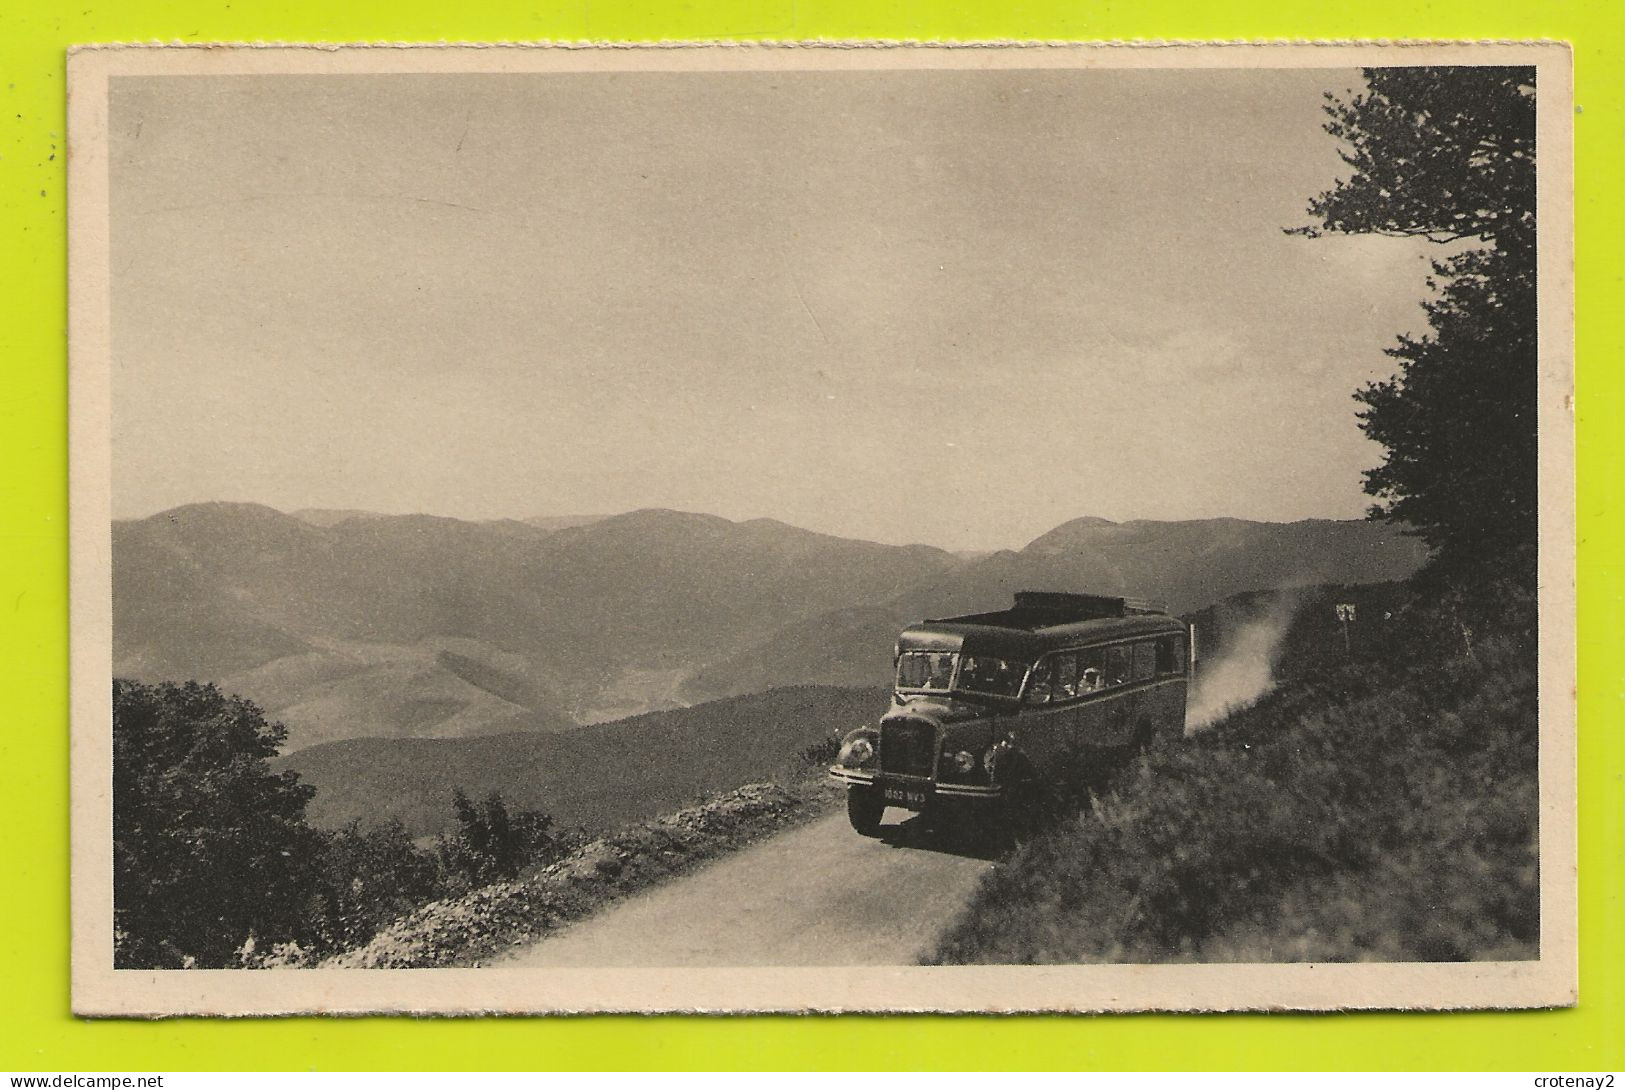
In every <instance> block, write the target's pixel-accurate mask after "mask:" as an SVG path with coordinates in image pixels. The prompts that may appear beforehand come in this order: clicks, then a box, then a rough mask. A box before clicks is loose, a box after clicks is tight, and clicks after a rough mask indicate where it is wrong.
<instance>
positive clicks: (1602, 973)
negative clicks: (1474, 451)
mask: <svg viewBox="0 0 1625 1090" xmlns="http://www.w3.org/2000/svg"><path fill="white" fill-rule="evenodd" d="M721 37H734V38H781V39H793V38H811V37H824V38H1073V39H1124V38H1164V39H1166V38H1188V39H1199V38H1224V39H1237V38H1294V39H1299V38H1309V39H1314V38H1532V37H1543V38H1557V39H1566V40H1569V41H1571V42H1573V43H1574V46H1575V76H1576V93H1575V101H1576V103H1577V112H1576V118H1575V127H1576V149H1577V151H1576V158H1577V163H1576V172H1577V199H1576V216H1577V220H1578V225H1577V232H1578V233H1577V246H1576V251H1577V265H1578V269H1577V271H1578V314H1579V317H1578V326H1577V328H1578V338H1579V362H1578V374H1577V382H1576V385H1577V416H1578V427H1579V450H1580V456H1579V457H1580V465H1579V493H1580V494H1579V539H1580V560H1579V578H1580V595H1581V599H1580V617H1579V647H1580V677H1579V693H1580V732H1579V761H1580V828H1581V844H1580V861H1581V862H1580V867H1581V881H1580V897H1581V900H1580V943H1581V952H1582V968H1581V977H1580V1005H1579V1007H1578V1008H1576V1009H1573V1010H1564V1011H1531V1012H1508V1013H1456V1014H1348V1015H1329V1016H1327V1015H1302V1016H1297V1015H1212V1016H1197V1017H1191V1016H1165V1015H1164V1016H1159V1015H1140V1016H1112V1017H1095V1018H1065V1017H1020V1018H1004V1019H982V1018H958V1019H943V1018H923V1017H908V1018H863V1019H854V1018H842V1019H834V1018H705V1019H700V1018H678V1017H662V1018H574V1019H484V1020H434V1021H414V1020H408V1019H385V1018H369V1019H355V1020H348V1021H322V1020H318V1019H284V1020H276V1021H244V1022H208V1021H200V1020H176V1021H171V1022H162V1023H140V1022H100V1023H88V1022H80V1021H76V1020H75V1019H73V1018H72V1017H71V1016H70V1015H69V1013H68V972H67V968H68V930H67V921H68V871H67V836H68V833H67V827H68V823H67V784H68V746H67V706H66V669H67V667H66V662H67V657H66V647H67V596H66V548H67V546H66V540H67V535H66V514H65V512H66V488H67V481H66V476H67V473H66V461H65V443H66V405H65V389H66V343H65V341H66V334H65V330H66V301H65V300H66V290H65V286H66V260H65V245H64V243H65V219H66V216H65V200H64V167H65V165H66V163H65V160H66V155H65V154H64V148H65V146H66V145H65V142H64V140H63V139H62V137H63V134H64V128H63V125H64V122H63V64H64V51H65V48H66V47H67V46H68V45H69V44H70V43H73V42H88V41H133V40H139V41H150V40H165V41H168V40H184V41H209V40H327V41H360V40H374V41H376V40H499V39H500V40H519V39H540V38H554V39H649V38H721ZM1622 40H1625V17H1622V9H1621V6H1620V5H1619V4H1617V3H1611V2H1607V0H1595V2H1591V3H1584V2H1572V0H1571V2H1547V3H1533V2H1527V0H1525V2H1520V3H1485V2H1484V0H1430V2H1428V3H1425V4H1418V3H1416V2H1415V0H1366V2H1365V3H1362V4H1358V5H1335V4H1327V3H1325V2H1324V0H1208V2H1192V0H1136V2H1135V3H1133V4H1128V3H1113V2H1109V0H1078V2H1074V3H1066V2H1057V0H957V2H941V3H928V2H924V0H756V2H743V0H637V2H635V3H616V2H614V0H563V2H561V3H558V4H553V5H547V4H539V3H531V2H529V0H524V2H520V0H486V2H476V3H470V4H447V3H445V2H444V0H434V2H424V0H356V2H353V3H350V4H347V5H345V4H335V3H333V0H277V2H274V3H255V2H251V0H234V2H232V3H225V2H223V0H212V2H211V0H134V2H126V3H122V4H119V5H118V7H117V9H116V10H106V9H104V8H102V7H99V6H93V5H92V4H91V3H90V0H84V2H83V3H76V4H72V5H66V4H63V5H57V6H55V7H53V6H52V5H50V4H39V5H24V4H21V3H13V4H11V5H7V6H6V7H5V8H3V9H0V81H3V82H4V83H5V87H4V89H3V92H0V93H3V95H4V99H3V108H0V233H3V238H4V244H3V247H0V308H3V313H4V320H3V324H0V377H3V385H0V391H3V392H0V467H3V469H0V618H3V619H0V768H3V769H4V784H5V789H4V790H3V791H0V844H3V845H4V851H3V855H0V873H3V874H4V895H3V896H0V978H3V979H4V980H5V981H6V982H7V983H6V986H5V987H4V989H3V991H4V998H3V1000H0V1002H3V1003H4V1015H3V1020H0V1042H3V1043H0V1069H8V1070H12V1071H47V1070H49V1071H90V1070H126V1071H130V1070H211V1069H217V1070H233V1069H257V1068H263V1069H269V1070H278V1069H281V1070H286V1069H295V1070H297V1069H305V1068H315V1069H326V1070H332V1069H347V1068H348V1069H423V1068H426V1069H435V1068H445V1069H459V1068H469V1069H475V1068H491V1069H521V1070H522V1069H531V1068H539V1069H546V1068H598V1067H616V1068H618V1067H633V1068H657V1069H658V1068H684V1067H700V1068H739V1067H758V1066H774V1067H797V1068H829V1067H837V1068H853V1067H859V1068H866V1067H904V1068H927V1069H931V1068H981V1067H988V1068H1009V1067H1018V1068H1029V1067H1031V1068H1085V1069H1089V1068H1093V1069H1134V1068H1143V1069H1150V1070H1159V1069H1176V1070H1178V1069H1212V1068H1242V1069H1247V1068H1255V1069H1272V1068H1280V1069H1301V1068H1332V1069H1339V1068H1340V1069H1353V1070H1360V1069H1487V1070H1494V1069H1499V1070H1519V1069H1522V1070H1534V1069H1540V1070H1547V1071H1552V1070H1568V1071H1580V1070H1593V1071H1595V1070H1599V1069H1606V1070H1619V1069H1621V1068H1625V1043H1622V1029H1621V1026H1622V1023H1625V988H1622V984H1625V972H1622V969H1621V966H1622V965H1625V950H1622V943H1621V937H1622V919H1625V901H1622V897H1621V888H1622V858H1625V848H1622V843H1621V814H1622V811H1625V798H1622V791H1621V774H1622V769H1625V762H1622V753H1621V743H1622V737H1625V732H1622V729H1621V725H1622V724H1621V711H1622V703H1621V692H1622V686H1625V676H1622V666H1621V662H1622V656H1621V650H1622V630H1621V627H1622V626H1621V621H1622V617H1625V614H1622V594H1621V588H1622V579H1621V575H1622V558H1625V539H1622V533H1621V530H1622V503H1621V501H1622V497H1625V478H1622V465H1625V459H1622V435H1625V431H1622V406H1625V391H1622V383H1621V373H1622V366H1621V360H1622V356H1625V347H1622V337H1621V332H1622V317H1621V258H1622V255H1625V232H1622V230H1621V203H1622V195H1625V184H1622V170H1621V167H1622V162H1625V144H1622V140H1621V134H1622V131H1625V129H1622V119H1625V115H1622V112H1621V91H1622V89H1625V71H1622V68H1621V42H1622Z"/></svg>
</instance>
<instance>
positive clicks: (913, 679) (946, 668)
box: [897, 651, 959, 690]
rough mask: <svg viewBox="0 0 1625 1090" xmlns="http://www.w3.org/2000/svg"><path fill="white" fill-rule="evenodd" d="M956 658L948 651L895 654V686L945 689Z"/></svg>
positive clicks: (951, 677) (957, 658)
mask: <svg viewBox="0 0 1625 1090" xmlns="http://www.w3.org/2000/svg"><path fill="white" fill-rule="evenodd" d="M958 660H959V656H958V655H956V654H953V653H952V652H949V651H905V652H903V653H902V654H901V655H899V656H897V687H898V688H899V689H938V690H946V689H947V688H948V686H949V684H950V683H951V682H952V681H953V677H954V664H955V663H956V662H957V661H958Z"/></svg>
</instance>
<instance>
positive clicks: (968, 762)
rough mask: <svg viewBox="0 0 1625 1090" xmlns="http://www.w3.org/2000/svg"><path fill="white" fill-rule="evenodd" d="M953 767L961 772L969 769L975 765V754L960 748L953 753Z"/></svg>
mask: <svg viewBox="0 0 1625 1090" xmlns="http://www.w3.org/2000/svg"><path fill="white" fill-rule="evenodd" d="M954 767H955V768H957V769H959V771H961V772H969V771H970V770H971V769H973V768H975V767H976V755H975V754H974V753H969V752H966V751H965V750H963V749H962V750H960V751H959V752H958V753H956V754H954Z"/></svg>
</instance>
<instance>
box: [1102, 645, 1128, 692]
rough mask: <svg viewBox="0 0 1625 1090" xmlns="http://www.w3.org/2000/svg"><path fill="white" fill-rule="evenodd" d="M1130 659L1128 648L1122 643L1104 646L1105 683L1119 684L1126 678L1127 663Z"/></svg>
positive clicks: (1109, 684)
mask: <svg viewBox="0 0 1625 1090" xmlns="http://www.w3.org/2000/svg"><path fill="white" fill-rule="evenodd" d="M1131 660H1132V657H1131V655H1130V654H1129V649H1128V647H1127V646H1126V645H1124V644H1118V645H1117V646H1115V647H1108V648H1106V671H1105V673H1106V684H1107V685H1108V686H1111V685H1121V684H1123V683H1124V682H1125V681H1127V680H1128V672H1129V664H1130V662H1131Z"/></svg>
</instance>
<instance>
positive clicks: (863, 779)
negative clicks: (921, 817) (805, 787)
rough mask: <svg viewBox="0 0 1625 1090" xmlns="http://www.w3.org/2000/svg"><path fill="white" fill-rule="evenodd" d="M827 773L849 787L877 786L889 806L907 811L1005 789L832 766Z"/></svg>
mask: <svg viewBox="0 0 1625 1090" xmlns="http://www.w3.org/2000/svg"><path fill="white" fill-rule="evenodd" d="M829 774H830V778H831V779H834V780H839V781H841V782H842V783H845V784H846V785H848V786H849V787H879V788H880V790H881V791H882V792H883V793H884V794H885V797H886V804H887V805H888V806H906V807H907V808H909V809H910V810H923V809H925V808H926V807H928V806H930V805H931V803H932V802H933V801H934V800H937V799H953V800H954V801H956V802H957V801H959V800H969V801H983V800H992V799H997V798H999V797H1001V796H1002V795H1003V794H1004V788H1002V787H999V786H998V785H996V784H995V785H992V786H984V785H982V784H974V783H939V782H936V781H933V780H926V779H920V778H918V777H914V776H895V775H885V774H880V775H877V774H875V773H873V772H868V771H863V770H860V769H855V768H845V767H843V766H841V765H834V766H832V767H831V768H830V770H829Z"/></svg>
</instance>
